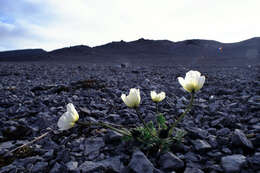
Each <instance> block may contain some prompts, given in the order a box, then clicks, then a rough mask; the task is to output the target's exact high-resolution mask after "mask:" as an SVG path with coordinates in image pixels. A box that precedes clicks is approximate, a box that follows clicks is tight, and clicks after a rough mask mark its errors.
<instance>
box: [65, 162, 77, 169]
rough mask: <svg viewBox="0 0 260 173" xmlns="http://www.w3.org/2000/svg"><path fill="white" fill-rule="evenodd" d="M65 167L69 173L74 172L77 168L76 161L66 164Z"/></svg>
mask: <svg viewBox="0 0 260 173" xmlns="http://www.w3.org/2000/svg"><path fill="white" fill-rule="evenodd" d="M66 166H67V168H68V170H69V171H74V170H76V169H77V168H78V162H77V161H70V162H68V163H66Z"/></svg>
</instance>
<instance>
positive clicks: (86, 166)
mask: <svg viewBox="0 0 260 173" xmlns="http://www.w3.org/2000/svg"><path fill="white" fill-rule="evenodd" d="M78 170H79V171H82V173H90V172H95V171H96V172H103V171H104V170H105V168H104V167H103V165H102V164H101V163H98V162H93V161H85V162H84V163H82V164H81V165H80V166H79V168H78Z"/></svg>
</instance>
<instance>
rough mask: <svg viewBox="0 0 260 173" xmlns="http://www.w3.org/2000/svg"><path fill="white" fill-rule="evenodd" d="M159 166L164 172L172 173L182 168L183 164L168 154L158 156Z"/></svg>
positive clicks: (174, 156)
mask: <svg viewBox="0 0 260 173" xmlns="http://www.w3.org/2000/svg"><path fill="white" fill-rule="evenodd" d="M159 165H160V168H161V169H163V170H164V171H174V170H180V169H182V168H184V162H183V161H182V160H181V159H179V158H178V157H177V156H176V155H174V154H172V153H170V152H167V153H165V154H163V155H162V156H160V160H159Z"/></svg>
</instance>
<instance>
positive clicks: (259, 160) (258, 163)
mask: <svg viewBox="0 0 260 173" xmlns="http://www.w3.org/2000/svg"><path fill="white" fill-rule="evenodd" d="M248 161H249V163H250V164H251V165H252V167H253V168H254V169H258V170H260V153H255V154H254V155H253V156H252V157H251V158H249V159H248Z"/></svg>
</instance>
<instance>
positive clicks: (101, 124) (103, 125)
mask: <svg viewBox="0 0 260 173" xmlns="http://www.w3.org/2000/svg"><path fill="white" fill-rule="evenodd" d="M77 124H79V125H82V126H88V127H89V126H91V125H98V126H102V127H105V128H109V129H111V130H113V131H115V132H118V133H120V134H123V135H126V136H131V134H130V133H129V132H126V131H123V130H119V129H117V128H115V127H113V126H111V125H110V124H108V123H104V122H97V123H91V122H80V121H77Z"/></svg>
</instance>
